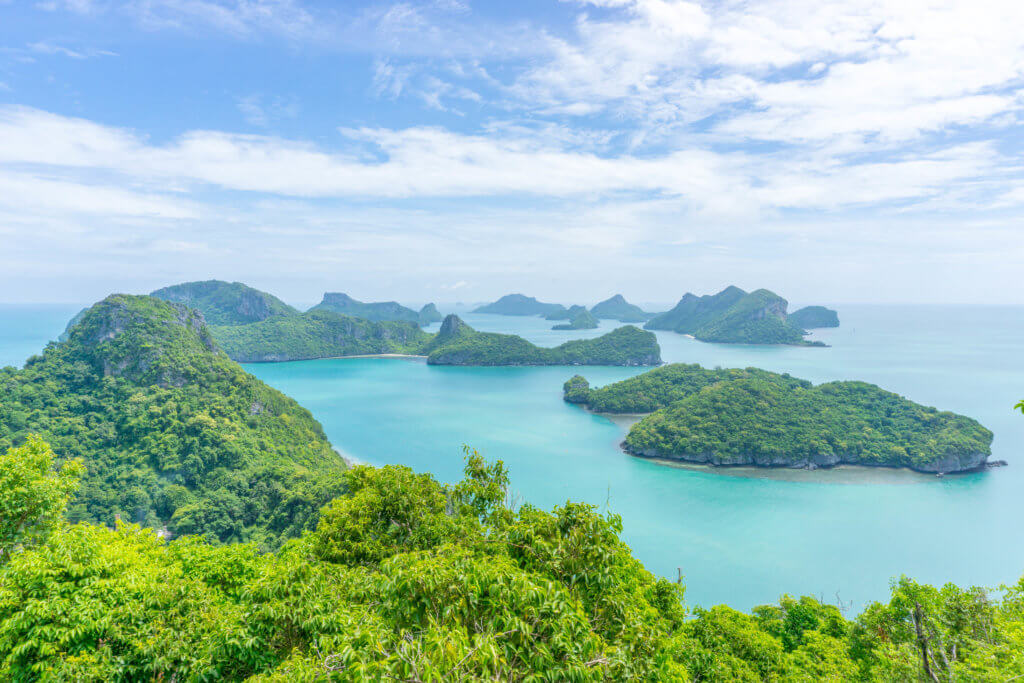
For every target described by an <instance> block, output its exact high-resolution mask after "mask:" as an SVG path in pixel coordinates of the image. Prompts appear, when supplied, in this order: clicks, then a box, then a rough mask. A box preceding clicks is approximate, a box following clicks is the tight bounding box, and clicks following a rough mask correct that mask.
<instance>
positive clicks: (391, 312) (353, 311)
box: [309, 292, 436, 325]
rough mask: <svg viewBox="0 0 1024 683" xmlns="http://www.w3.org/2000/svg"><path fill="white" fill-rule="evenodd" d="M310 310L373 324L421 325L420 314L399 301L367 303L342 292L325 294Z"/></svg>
mask: <svg viewBox="0 0 1024 683" xmlns="http://www.w3.org/2000/svg"><path fill="white" fill-rule="evenodd" d="M309 310H310V311H330V312H332V313H340V314H341V315H348V316H352V317H353V318H362V319H363V320H371V321H373V322H381V321H385V320H398V321H404V322H410V323H416V324H417V325H418V324H420V314H419V313H417V312H416V311H414V310H412V309H411V308H406V307H405V306H403V305H402V304H400V303H398V302H397V301H378V302H374V303H365V302H362V301H356V300H355V299H353V298H352V297H350V296H349V295H348V294H343V293H341V292H327V293H326V294H324V298H323V300H321V301H320V303H318V304H317V305H316V306H314V307H313V308H311V309H309ZM435 312H436V309H435ZM428 314H429V310H428Z"/></svg>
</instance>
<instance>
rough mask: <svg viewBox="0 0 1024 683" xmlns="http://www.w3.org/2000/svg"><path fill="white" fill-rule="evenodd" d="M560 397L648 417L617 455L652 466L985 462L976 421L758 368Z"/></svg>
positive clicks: (938, 466) (569, 389) (970, 466)
mask: <svg viewBox="0 0 1024 683" xmlns="http://www.w3.org/2000/svg"><path fill="white" fill-rule="evenodd" d="M563 395H564V398H565V400H566V401H568V402H570V403H575V404H578V405H581V406H584V407H586V408H588V409H590V410H593V411H595V412H601V413H629V414H647V416H646V417H644V418H643V419H642V420H640V421H639V422H637V423H636V424H634V425H633V426H632V427H631V428H630V430H629V434H628V435H627V436H626V440H625V442H624V443H623V448H624V450H625V451H626V452H627V453H630V454H632V455H637V456H642V457H648V458H658V459H664V460H677V461H682V462H689V463H700V464H707V465H715V466H736V465H747V466H756V467H793V468H803V469H816V468H818V467H833V466H835V465H841V464H851V465H864V466H871V467H905V468H909V469H913V470H917V471H920V472H931V473H952V472H966V471H971V470H977V469H980V468H983V467H985V465H986V461H987V460H988V457H989V455H991V444H992V432H990V431H989V430H988V429H985V427H983V426H982V425H981V424H979V423H978V422H977V421H976V420H973V419H971V418H969V417H965V416H963V415H957V414H955V413H951V412H945V411H939V410H936V409H935V408H930V407H926V406H922V405H919V404H917V403H914V402H913V401H910V400H908V399H906V398H904V397H902V396H899V395H898V394H894V393H892V392H888V391H885V390H884V389H881V388H879V387H877V386H875V385H873V384H868V383H866V382H826V383H824V384H819V385H814V384H812V383H811V382H808V381H806V380H802V379H797V378H795V377H791V376H790V375H788V374H777V373H774V372H768V371H766V370H760V369H757V368H746V369H742V370H740V369H728V370H721V369H718V370H710V369H707V368H703V367H701V366H700V365H695V364H690V365H688V364H671V365H665V366H663V367H660V368H657V369H654V370H651V371H649V372H646V373H644V374H642V375H638V376H636V377H632V378H630V379H627V380H623V381H621V382H616V383H614V384H610V385H608V386H606V387H602V388H599V389H593V388H591V387H590V384H589V382H587V380H586V379H585V378H583V377H582V376H579V375H577V376H575V377H573V378H571V379H570V380H569V381H567V382H566V383H565V385H564V387H563Z"/></svg>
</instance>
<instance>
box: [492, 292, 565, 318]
mask: <svg viewBox="0 0 1024 683" xmlns="http://www.w3.org/2000/svg"><path fill="white" fill-rule="evenodd" d="M564 308H565V307H564V306H562V305H561V304H546V303H543V302H541V301H537V300H536V299H534V298H533V297H532V296H524V295H522V294H506V295H505V296H503V297H501V298H500V299H498V300H497V301H495V302H494V303H490V304H487V305H485V306H480V307H479V308H477V309H475V310H474V311H473V312H474V313H492V314H495V315H549V314H551V313H554V312H556V311H559V310H563V309H564Z"/></svg>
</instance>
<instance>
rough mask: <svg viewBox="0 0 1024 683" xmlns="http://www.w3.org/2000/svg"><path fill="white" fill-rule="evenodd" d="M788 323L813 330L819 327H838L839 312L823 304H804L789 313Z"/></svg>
mask: <svg viewBox="0 0 1024 683" xmlns="http://www.w3.org/2000/svg"><path fill="white" fill-rule="evenodd" d="M788 317H789V323H790V324H791V325H796V326H797V327H802V328H803V329H805V330H813V329H817V328H820V327H839V314H838V313H837V312H836V311H834V310H832V309H831V308H825V307H824V306H804V307H803V308H801V309H799V310H796V311H793V312H792V313H790V314H789V316H788Z"/></svg>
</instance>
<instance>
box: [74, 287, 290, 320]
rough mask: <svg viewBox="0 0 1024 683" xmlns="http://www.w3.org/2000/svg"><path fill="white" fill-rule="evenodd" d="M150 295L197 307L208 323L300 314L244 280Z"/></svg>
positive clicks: (178, 288) (156, 292)
mask: <svg viewBox="0 0 1024 683" xmlns="http://www.w3.org/2000/svg"><path fill="white" fill-rule="evenodd" d="M150 296H155V297H156V298H158V299H163V300H164V301H170V302H172V303H176V304H185V305H186V306H188V307H189V308H194V309H196V310H197V311H199V312H200V313H202V314H203V317H204V318H205V319H206V323H207V324H208V325H245V324H247V323H254V322H259V321H261V320H266V319H267V318H271V317H273V316H277V315H293V314H296V313H298V311H297V310H296V309H294V308H292V307H291V306H289V305H288V304H286V303H284V302H283V301H281V300H280V299H278V298H277V297H276V296H274V295H272V294H267V293H266V292H261V291H260V290H258V289H253V288H252V287H250V286H248V285H245V284H242V283H241V282H224V281H223V280H206V281H204V282H183V283H181V284H178V285H171V286H170V287H164V288H162V289H158V290H156V291H155V292H152V293H151V294H150ZM73 322H74V321H72V324H73Z"/></svg>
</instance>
